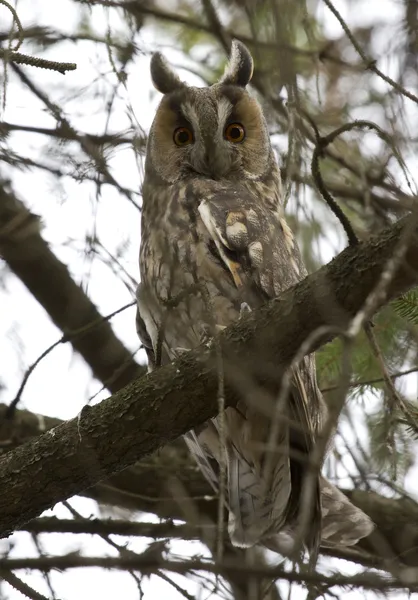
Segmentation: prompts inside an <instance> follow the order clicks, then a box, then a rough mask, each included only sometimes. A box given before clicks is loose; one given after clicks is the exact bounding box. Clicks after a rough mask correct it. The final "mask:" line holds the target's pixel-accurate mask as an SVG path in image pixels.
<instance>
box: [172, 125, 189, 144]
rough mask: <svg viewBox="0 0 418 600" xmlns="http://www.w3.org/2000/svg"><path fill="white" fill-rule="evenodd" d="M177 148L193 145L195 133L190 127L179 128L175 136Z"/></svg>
mask: <svg viewBox="0 0 418 600" xmlns="http://www.w3.org/2000/svg"><path fill="white" fill-rule="evenodd" d="M173 140H174V143H175V144H176V146H188V145H189V144H193V142H194V139H193V132H192V131H191V130H190V129H189V128H188V127H178V128H177V129H176V130H175V132H174V135H173Z"/></svg>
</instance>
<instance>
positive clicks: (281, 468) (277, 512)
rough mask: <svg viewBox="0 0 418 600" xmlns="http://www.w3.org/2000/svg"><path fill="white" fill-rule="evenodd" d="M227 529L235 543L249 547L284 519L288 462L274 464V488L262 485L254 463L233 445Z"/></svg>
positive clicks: (279, 526) (278, 526)
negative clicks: (247, 459) (248, 460)
mask: <svg viewBox="0 0 418 600" xmlns="http://www.w3.org/2000/svg"><path fill="white" fill-rule="evenodd" d="M227 467H228V501H229V502H228V503H229V520H228V532H229V536H230V539H231V542H232V544H233V545H234V546H240V547H242V548H249V547H251V546H254V545H255V544H257V543H259V542H260V541H261V539H262V538H263V537H265V535H269V533H270V534H272V533H274V532H277V531H279V530H280V529H281V527H283V525H284V522H285V514H286V507H287V503H288V500H289V497H290V473H289V465H288V464H285V461H284V460H283V462H282V463H280V464H279V465H277V466H276V467H275V472H274V477H273V479H274V490H272V489H268V490H267V489H266V486H263V479H262V477H261V476H260V473H257V472H256V470H255V468H254V466H253V465H251V464H250V463H249V462H247V461H246V460H245V458H244V457H243V456H242V454H239V453H238V452H237V451H236V450H235V449H234V448H232V449H230V450H229V452H228V465H227Z"/></svg>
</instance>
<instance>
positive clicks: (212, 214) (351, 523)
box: [199, 190, 372, 552]
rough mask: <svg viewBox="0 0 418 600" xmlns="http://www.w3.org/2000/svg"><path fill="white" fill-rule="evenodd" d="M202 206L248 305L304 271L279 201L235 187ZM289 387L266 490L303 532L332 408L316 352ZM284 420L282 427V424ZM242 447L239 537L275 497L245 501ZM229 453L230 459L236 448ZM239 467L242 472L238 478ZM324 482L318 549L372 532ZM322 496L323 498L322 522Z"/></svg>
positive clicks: (291, 528)
mask: <svg viewBox="0 0 418 600" xmlns="http://www.w3.org/2000/svg"><path fill="white" fill-rule="evenodd" d="M199 213H200V216H201V219H202V221H203V223H204V225H205V227H206V230H207V232H208V234H209V237H210V239H211V240H212V241H213V242H214V244H215V247H216V249H217V253H218V258H221V260H222V261H223V264H224V265H225V267H226V268H227V270H228V271H229V272H230V274H231V277H232V280H233V282H234V284H235V286H236V287H237V288H238V289H240V290H241V291H242V299H243V301H245V302H246V303H248V304H249V306H250V308H254V307H255V306H257V305H260V304H262V303H264V302H266V301H267V300H268V299H271V298H273V297H275V296H277V295H278V294H280V292H281V291H283V290H284V289H287V288H288V287H290V286H291V285H294V284H295V283H297V282H298V281H299V280H300V279H301V278H302V277H303V276H305V274H306V271H305V269H304V266H303V263H302V261H301V258H300V255H299V251H298V248H297V246H296V242H295V241H294V239H293V235H292V232H291V230H290V228H289V227H288V225H287V223H286V221H285V220H284V219H283V218H282V216H281V214H280V213H279V212H278V211H277V210H276V209H275V207H269V206H268V205H266V204H263V203H261V202H260V201H259V199H257V198H254V197H253V196H252V195H250V194H249V193H248V192H247V191H246V190H241V191H240V192H235V193H234V192H232V193H231V191H230V190H224V191H222V190H221V191H219V190H217V191H216V193H214V194H213V195H211V196H210V195H209V196H207V197H206V198H205V199H204V200H203V201H202V202H201V203H200V205H199ZM289 392H290V393H289V399H288V404H287V410H288V417H289V421H290V423H291V424H290V426H289V427H288V431H287V432H284V431H283V430H282V431H279V433H278V439H281V440H285V439H286V438H287V439H288V445H289V455H288V456H286V455H285V453H280V455H277V453H276V454H275V457H274V462H275V464H274V473H273V479H272V484H271V489H270V490H267V496H268V494H269V493H270V494H272V495H273V494H274V495H275V496H276V499H275V498H271V503H272V504H273V505H274V512H275V514H276V525H277V527H276V532H277V531H278V530H279V529H280V527H283V524H284V523H283V522H284V521H285V529H286V530H287V531H288V532H293V533H295V535H296V536H298V535H299V534H298V532H297V525H298V518H299V512H300V510H301V506H302V504H303V503H302V502H301V499H302V497H303V494H304V493H306V490H305V488H304V485H305V480H306V478H305V475H306V473H307V469H308V467H309V461H310V454H311V452H312V450H313V447H314V442H315V438H316V435H317V434H318V432H319V430H320V428H321V424H322V421H323V420H324V418H325V414H326V409H325V405H324V403H323V400H322V396H321V393H320V391H319V389H318V386H317V382H316V374H315V363H314V358H313V357H312V356H307V357H305V358H304V359H303V360H302V362H301V363H300V365H299V366H298V367H297V368H295V369H293V372H292V379H291V386H290V390H289ZM285 427H286V426H285V425H282V426H281V428H282V429H284V428H285ZM242 454H243V452H241V459H240V453H239V452H238V453H236V457H237V461H236V464H235V465H229V471H230V473H231V475H232V474H233V473H235V476H230V477H229V484H230V488H231V486H232V487H233V488H234V489H230V490H229V499H230V503H231V506H230V508H231V511H232V512H233V513H234V516H235V518H234V522H235V526H236V531H235V534H236V538H237V539H238V540H239V539H240V537H241V538H242V539H244V540H245V538H246V534H245V531H243V529H245V528H243V527H241V531H239V530H238V527H239V524H240V523H245V522H247V523H252V524H256V523H257V522H259V521H260V507H261V508H264V509H265V506H266V504H267V505H268V504H269V499H268V498H265V499H261V502H258V503H257V502H255V501H254V498H253V500H252V503H251V502H248V501H246V500H245V499H246V496H248V493H247V491H248V488H252V493H253V494H254V493H256V492H255V490H257V486H256V485H255V482H254V481H252V480H251V477H249V473H250V471H249V468H248V461H247V460H245V457H242ZM228 456H229V460H230V456H231V454H230V453H229V455H228ZM265 461H266V458H265V457H264V462H265ZM241 472H242V474H243V476H242V477H241V482H240V477H239V474H240V473H241ZM237 473H238V476H236V474H237ZM262 475H263V474H262ZM321 481H322V482H324V481H325V480H323V479H320V477H319V475H318V477H317V478H316V479H315V481H314V482H313V486H314V489H313V490H311V491H312V496H311V497H312V505H311V507H310V510H311V513H310V520H309V522H310V527H309V531H307V532H305V533H304V535H305V537H304V540H305V543H306V545H307V547H308V548H310V549H311V550H312V551H313V552H316V551H317V550H318V548H319V545H320V543H322V544H324V545H337V544H340V545H350V544H354V543H355V542H356V541H357V540H358V539H361V538H362V537H365V536H366V535H368V534H369V533H370V531H371V528H372V525H371V521H370V519H369V518H368V517H367V516H366V515H365V514H364V513H363V512H362V511H361V510H360V509H358V508H357V507H355V506H354V505H352V504H351V503H350V502H349V500H348V499H347V498H346V497H345V496H343V495H342V494H341V493H338V494H337V492H338V489H337V488H335V487H334V486H332V484H330V483H328V482H326V483H327V485H324V484H323V483H322V488H323V490H322V495H321V485H320V482H321ZM243 482H244V484H243ZM286 485H289V486H290V489H289V491H288V492H286V490H283V489H282V490H280V488H283V487H285V486H286ZM240 486H241V488H240ZM245 486H247V489H246V488H245ZM279 492H281V493H279ZM321 496H322V498H323V503H324V527H323V529H322V509H321ZM234 499H235V501H234ZM263 502H264V506H263ZM251 507H252V510H253V514H252V515H251ZM243 511H246V514H243ZM257 511H258V514H257ZM264 512H265V510H264ZM344 515H346V517H347V518H345V516H344ZM259 528H260V533H261V534H262V533H263V529H265V528H263V526H262V525H259ZM321 529H322V531H321ZM289 535H291V533H289ZM232 537H233V536H232ZM260 537H262V536H260ZM321 537H322V540H321Z"/></svg>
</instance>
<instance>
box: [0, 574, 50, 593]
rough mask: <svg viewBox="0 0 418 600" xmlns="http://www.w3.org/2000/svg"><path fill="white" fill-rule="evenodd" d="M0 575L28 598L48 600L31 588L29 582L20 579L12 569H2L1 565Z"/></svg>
mask: <svg viewBox="0 0 418 600" xmlns="http://www.w3.org/2000/svg"><path fill="white" fill-rule="evenodd" d="M0 576H1V578H2V579H3V580H4V581H6V582H7V583H8V584H9V585H10V586H11V587H12V588H14V589H15V590H16V591H18V592H20V593H21V594H22V595H23V596H25V597H26V598H30V600H48V598H47V597H46V596H44V595H43V594H40V593H39V592H37V591H36V590H34V589H33V588H31V587H30V586H29V585H28V584H27V583H25V582H24V581H22V580H21V579H19V577H17V576H16V575H15V574H14V573H12V572H11V571H10V570H7V569H2V568H1V567H0Z"/></svg>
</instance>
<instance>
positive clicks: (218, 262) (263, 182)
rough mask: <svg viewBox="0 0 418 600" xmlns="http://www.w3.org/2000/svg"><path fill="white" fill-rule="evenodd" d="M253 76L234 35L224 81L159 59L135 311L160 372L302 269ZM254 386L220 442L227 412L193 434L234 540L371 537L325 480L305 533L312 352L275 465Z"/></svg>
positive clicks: (288, 407)
mask: <svg viewBox="0 0 418 600" xmlns="http://www.w3.org/2000/svg"><path fill="white" fill-rule="evenodd" d="M252 71H253V60H252V57H251V55H250V53H249V51H248V50H247V48H246V47H245V46H244V45H243V44H242V43H240V42H238V41H234V42H233V44H232V53H231V57H230V60H229V63H228V65H227V67H226V69H225V73H224V75H223V76H222V78H221V79H220V81H218V82H217V83H215V84H214V85H212V86H210V87H205V88H196V87H189V86H187V85H186V84H185V83H183V82H182V81H181V80H180V79H179V77H178V76H177V74H176V73H175V72H173V71H172V70H171V68H170V66H169V65H168V64H167V62H166V61H165V59H164V58H163V57H162V56H161V54H159V53H156V54H154V55H153V57H152V60H151V76H152V80H153V83H154V85H155V87H156V88H157V89H158V90H159V91H160V92H162V94H163V98H162V100H161V103H160V105H159V107H158V109H157V113H156V115H155V119H154V122H153V124H152V127H151V131H150V135H149V141H148V147H147V156H146V164H145V178H144V184H143V209H142V237H141V249H140V273H141V283H140V286H139V288H138V316H137V329H138V333H139V336H140V338H141V340H142V342H143V345H144V346H145V348H146V350H147V354H148V358H149V364H150V368H154V367H155V366H159V365H164V364H166V363H168V362H170V361H172V360H174V359H175V358H176V357H177V356H178V354H179V352H182V351H187V350H190V349H193V348H195V347H196V346H198V345H199V344H201V343H202V341H204V340H207V339H208V335H214V334H215V333H216V331H219V329H222V328H223V327H227V326H228V325H230V324H231V323H233V322H234V321H236V320H237V319H239V318H240V316H241V314H242V312H243V310H244V311H247V310H252V309H255V308H257V307H258V306H260V305H262V304H263V303H265V302H267V301H268V300H269V299H271V298H274V297H276V296H277V295H279V294H280V292H282V291H283V290H285V289H286V288H288V287H289V286H292V285H294V284H295V283H297V282H298V281H299V280H300V279H302V278H303V277H305V275H306V271H305V268H304V265H303V263H302V261H301V257H300V254H299V250H298V247H297V244H296V241H295V238H294V236H293V234H292V232H291V230H290V228H289V226H288V225H287V223H286V221H285V219H284V216H283V210H282V205H281V198H282V190H281V181H280V172H279V168H278V165H277V162H276V159H275V155H274V151H273V149H272V146H271V144H270V138H269V133H268V130H267V125H266V121H265V118H264V115H263V112H262V109H261V107H260V105H259V103H258V102H257V101H256V99H255V98H253V97H252V96H251V95H250V94H249V92H248V91H247V89H246V86H247V84H248V83H249V81H250V79H251V76H252ZM258 359H259V357H257V356H254V364H255V365H256V364H257V360H258ZM260 360H261V358H260ZM279 387H280V386H279ZM258 393H260V390H259V388H258V387H257V386H256V385H254V388H253V392H251V401H248V398H246V399H243V400H242V401H241V402H238V404H237V405H236V406H234V407H228V408H227V409H226V410H225V413H224V433H223V434H222V436H220V418H219V417H217V418H214V419H212V420H210V421H208V422H207V423H206V424H205V425H204V426H203V427H202V428H200V429H199V430H192V431H190V432H189V433H188V434H186V436H185V441H186V443H187V445H188V447H189V449H190V451H191V453H192V454H193V455H194V457H195V458H196V460H197V462H198V464H199V466H200V467H201V469H202V471H203V473H204V475H205V476H206V478H207V479H208V480H209V482H210V483H211V484H212V486H213V487H214V488H215V490H216V489H217V488H218V477H219V465H220V463H221V461H222V460H224V461H225V462H224V463H223V466H225V470H226V504H227V507H228V510H229V520H228V531H229V535H230V538H231V541H232V543H233V544H235V545H237V546H243V547H249V546H252V545H254V544H257V543H263V544H265V545H270V547H271V544H272V542H274V540H276V541H278V544H279V546H280V540H282V541H283V539H285V540H287V544H289V540H290V541H291V540H292V539H294V538H298V536H299V540H300V538H301V537H302V538H303V542H304V544H305V546H306V547H307V548H308V549H317V548H318V546H319V544H321V545H323V546H334V545H351V544H354V543H356V541H357V540H358V539H359V538H362V537H364V536H366V535H368V534H369V533H370V532H371V530H372V524H371V521H370V520H369V518H368V517H367V516H366V515H365V514H364V513H363V512H362V511H361V510H359V509H358V508H356V507H355V506H353V505H352V504H351V503H350V502H349V501H348V499H347V498H346V497H345V496H344V495H343V494H342V493H341V492H340V491H339V490H338V489H337V488H336V487H335V486H334V485H332V484H331V483H330V482H328V481H327V480H326V479H325V478H323V477H322V476H321V475H320V474H318V475H317V476H315V477H314V481H313V482H311V484H312V486H313V489H312V490H311V492H310V498H311V500H312V501H311V503H310V507H309V510H310V518H309V523H308V527H307V530H306V531H304V532H302V533H301V534H300V533H299V534H297V532H298V524H299V522H300V521H301V518H300V515H301V510H302V507H303V506H304V505H306V502H305V503H304V502H303V494H304V490H305V491H306V487H304V482H305V481H306V480H307V478H306V477H305V475H306V473H307V472H308V470H309V469H308V465H309V458H310V455H311V453H312V450H313V447H314V444H315V439H316V437H317V435H318V433H319V432H320V429H321V425H322V423H323V422H324V419H325V418H326V409H325V404H324V401H323V399H322V396H321V393H320V391H319V389H318V386H317V382H316V375H315V365H314V358H313V356H308V357H305V358H304V360H303V361H302V362H301V364H300V365H299V366H298V367H297V368H295V369H294V371H293V373H292V380H291V385H290V389H289V393H288V397H287V399H286V402H285V403H284V404H283V405H282V406H281V412H280V414H279V415H278V417H277V419H278V420H277V422H276V426H277V436H276V438H275V444H276V445H275V447H274V459H273V460H268V459H267V458H266V452H267V451H268V445H267V441H268V440H269V439H270V438H269V436H270V433H271V427H272V422H273V419H272V418H271V414H270V415H269V414H266V411H260V409H259V402H258V399H257V394H258ZM247 396H248V394H247ZM276 397H277V395H275V396H274V397H272V400H273V401H274V398H276ZM220 438H222V439H223V441H224V448H221V447H220ZM267 464H268V465H269V468H268V469H267V466H266V465H267ZM310 472H312V469H311V470H310ZM311 479H312V478H311ZM305 508H306V507H305ZM305 521H306V519H305ZM273 545H274V544H273ZM281 545H282V546H283V544H281Z"/></svg>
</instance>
